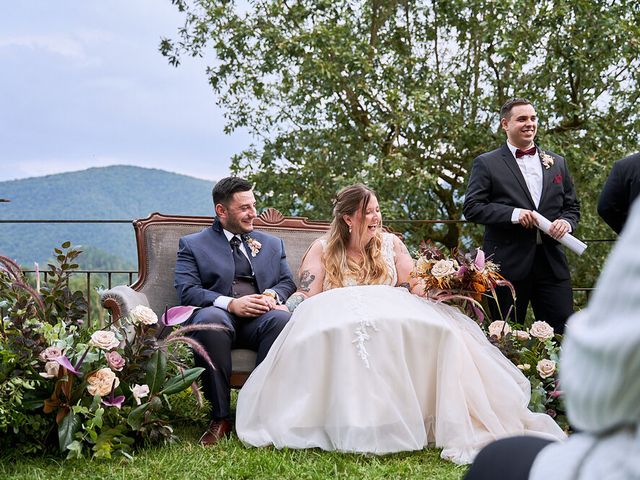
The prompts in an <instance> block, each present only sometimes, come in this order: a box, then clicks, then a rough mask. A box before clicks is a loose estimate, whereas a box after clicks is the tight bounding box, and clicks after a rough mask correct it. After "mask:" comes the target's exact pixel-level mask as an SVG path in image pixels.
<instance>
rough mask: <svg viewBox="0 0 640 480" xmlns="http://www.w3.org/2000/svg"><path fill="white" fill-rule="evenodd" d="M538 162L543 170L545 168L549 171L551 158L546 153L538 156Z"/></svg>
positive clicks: (551, 163) (551, 162)
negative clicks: (542, 166)
mask: <svg viewBox="0 0 640 480" xmlns="http://www.w3.org/2000/svg"><path fill="white" fill-rule="evenodd" d="M540 161H541V162H542V165H544V168H546V169H547V170H549V168H550V167H551V166H552V165H553V157H552V156H551V155H549V154H548V153H547V152H542V153H541V154H540Z"/></svg>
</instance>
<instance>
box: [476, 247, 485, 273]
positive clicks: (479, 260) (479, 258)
mask: <svg viewBox="0 0 640 480" xmlns="http://www.w3.org/2000/svg"><path fill="white" fill-rule="evenodd" d="M474 263H475V264H476V268H477V269H478V270H480V271H482V269H484V252H483V251H482V249H480V248H479V249H478V251H477V252H476V259H475V261H474Z"/></svg>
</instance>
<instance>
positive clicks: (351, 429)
mask: <svg viewBox="0 0 640 480" xmlns="http://www.w3.org/2000/svg"><path fill="white" fill-rule="evenodd" d="M381 225H382V217H381V214H380V208H379V206H378V200H377V199H376V196H375V194H374V192H373V191H372V190H370V189H369V188H367V187H366V186H364V185H361V184H358V185H353V186H350V187H347V188H345V189H343V190H342V191H340V193H338V196H337V199H336V203H335V208H334V218H333V221H332V224H331V229H330V231H329V233H328V234H327V235H326V236H324V237H322V238H320V239H318V240H316V241H315V242H314V243H313V244H312V245H311V247H310V248H309V251H308V252H307V254H306V255H305V258H304V259H303V262H302V266H301V267H300V288H299V290H298V291H297V292H296V293H295V294H294V295H292V296H291V298H290V299H289V301H288V302H287V306H288V307H289V309H290V310H294V309H295V311H294V313H293V315H292V317H291V320H290V321H289V323H288V324H287V326H286V327H285V329H284V330H283V331H282V333H281V334H280V336H279V337H278V338H277V340H276V341H275V343H274V344H273V346H272V347H271V350H270V351H269V354H268V355H267V357H266V358H265V360H264V361H263V362H262V363H261V364H260V365H259V366H258V367H257V368H256V369H255V370H254V372H253V373H252V374H251V376H250V377H249V379H248V380H247V382H246V383H245V385H244V387H243V388H242V389H241V390H240V393H239V395H238V404H237V409H236V417H237V419H236V430H237V433H238V437H239V438H240V439H241V440H242V441H243V442H245V443H246V444H249V445H254V446H264V445H275V446H276V447H277V448H283V447H290V448H312V447H319V448H321V449H324V450H339V451H345V452H368V453H375V454H385V453H391V452H399V451H406V450H419V449H422V448H424V447H426V446H429V445H431V446H433V445H435V446H436V447H439V448H442V449H443V450H442V454H441V456H442V458H445V459H448V460H451V461H453V462H455V463H459V464H465V463H470V462H471V461H472V460H473V458H474V456H475V454H476V452H477V451H478V450H479V449H480V448H481V447H482V446H484V445H486V444H487V443H489V442H490V441H492V440H495V439H496V438H500V437H505V436H510V435H522V434H531V435H539V436H542V437H545V438H549V439H552V440H556V439H562V438H564V437H565V435H564V433H563V432H562V430H561V429H560V428H559V427H558V425H557V424H556V423H555V422H554V421H553V419H551V417H549V416H547V415H545V414H540V413H532V412H531V411H529V410H528V409H527V405H528V403H529V396H530V384H529V382H528V380H527V379H526V378H525V376H524V375H523V374H522V373H521V372H520V370H518V369H517V368H516V367H515V366H514V365H513V364H512V363H511V362H510V361H509V360H507V359H506V358H505V357H504V356H503V355H502V354H501V353H500V351H499V350H498V349H497V348H495V347H494V346H492V345H491V344H490V343H489V342H488V341H487V339H486V337H485V335H484V334H483V333H482V331H481V330H480V328H479V327H478V325H477V324H476V323H475V322H474V321H473V320H471V319H470V318H469V317H467V316H465V315H464V314H462V313H461V312H460V311H459V310H458V309H456V308H454V307H450V306H447V305H443V304H436V303H434V302H432V301H430V300H428V299H425V298H422V296H420V295H421V294H422V293H423V292H421V291H420V289H419V286H418V285H416V284H415V282H414V281H413V279H411V277H410V273H411V271H412V269H413V265H414V264H413V260H412V258H411V256H410V255H409V252H408V251H407V248H406V247H405V246H404V244H403V243H402V241H401V240H400V239H399V238H398V237H396V236H395V235H393V234H390V233H384V232H383V231H382V229H381ZM410 289H411V291H410Z"/></svg>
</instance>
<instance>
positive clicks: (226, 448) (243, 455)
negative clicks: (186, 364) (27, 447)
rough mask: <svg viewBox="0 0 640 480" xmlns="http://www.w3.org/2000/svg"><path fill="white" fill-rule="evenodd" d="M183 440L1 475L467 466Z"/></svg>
mask: <svg viewBox="0 0 640 480" xmlns="http://www.w3.org/2000/svg"><path fill="white" fill-rule="evenodd" d="M176 433H177V434H178V435H179V436H180V438H181V441H180V442H178V443H176V444H174V445H170V446H165V447H156V448H149V449H145V450H142V451H140V452H138V453H137V454H136V455H135V457H134V459H133V460H131V461H129V460H125V459H122V458H119V459H114V460H103V461H95V460H94V461H90V460H62V459H60V458H58V457H44V458H43V457H33V458H29V457H21V458H19V459H16V458H11V457H7V456H6V454H7V453H8V452H2V458H0V478H2V479H21V480H22V479H42V480H45V479H46V480H49V479H64V480H83V479H87V480H88V479H92V480H93V479H123V480H125V479H126V480H129V479H141V480H151V479H156V478H159V479H162V480H172V479H189V480H197V479H217V478H224V479H233V478H246V479H248V478H263V479H271V478H274V479H275V478H277V479H325V478H340V479H344V478H357V479H374V478H376V479H377V478H379V479H383V478H384V479H395V478H421V479H452V480H453V479H455V480H458V479H460V478H462V477H463V476H464V474H465V472H466V471H467V467H464V466H456V465H453V464H452V463H449V462H446V461H444V460H442V459H440V457H439V453H440V451H439V450H435V449H428V450H424V451H421V452H412V453H400V454H394V455H387V456H383V457H378V456H371V455H356V454H343V453H336V452H323V451H321V450H317V449H314V450H276V449H274V448H247V447H244V446H243V445H242V443H240V441H239V440H238V439H237V437H235V436H233V437H232V438H231V439H229V440H225V441H222V442H220V443H219V444H218V445H216V446H215V447H209V448H204V447H201V446H200V445H198V438H199V434H200V433H201V432H200V428H197V429H196V428H194V427H180V428H178V429H177V430H176Z"/></svg>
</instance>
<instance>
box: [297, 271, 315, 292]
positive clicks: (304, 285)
mask: <svg viewBox="0 0 640 480" xmlns="http://www.w3.org/2000/svg"><path fill="white" fill-rule="evenodd" d="M315 279H316V276H315V275H311V272H310V271H309V270H304V271H303V272H302V273H301V274H300V288H299V289H298V290H300V291H301V292H307V293H308V292H309V291H310V290H311V284H312V283H313V281H314V280H315Z"/></svg>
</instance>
